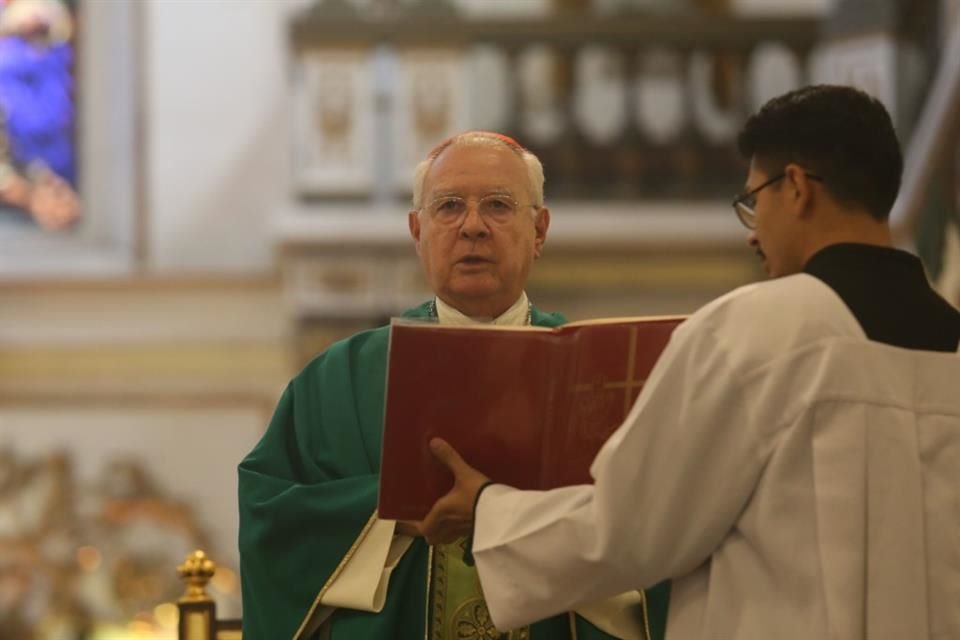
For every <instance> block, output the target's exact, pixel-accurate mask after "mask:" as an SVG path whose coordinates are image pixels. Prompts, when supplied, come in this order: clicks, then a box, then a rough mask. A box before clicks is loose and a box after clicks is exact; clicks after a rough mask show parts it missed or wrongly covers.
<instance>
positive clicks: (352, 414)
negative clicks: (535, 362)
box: [239, 303, 668, 640]
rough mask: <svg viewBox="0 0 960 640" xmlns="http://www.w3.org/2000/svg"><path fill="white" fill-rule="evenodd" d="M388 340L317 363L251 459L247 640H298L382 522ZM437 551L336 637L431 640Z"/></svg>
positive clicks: (243, 495) (349, 342)
mask: <svg viewBox="0 0 960 640" xmlns="http://www.w3.org/2000/svg"><path fill="white" fill-rule="evenodd" d="M430 308H431V303H426V304H423V305H421V306H419V307H416V308H414V309H411V310H409V311H407V312H406V313H404V316H405V317H413V318H425V317H429V316H430ZM531 322H532V323H533V324H536V325H540V326H557V325H560V324H562V323H563V322H564V319H563V318H562V317H561V316H559V315H556V314H545V313H542V312H540V311H538V310H536V309H535V308H534V309H531ZM388 335H389V328H388V327H381V328H379V329H373V330H371V331H366V332H363V333H359V334H357V335H355V336H353V337H351V338H348V339H346V340H342V341H340V342H337V343H336V344H334V345H332V346H331V347H330V348H329V349H328V350H327V351H325V352H324V353H323V354H321V355H320V356H318V357H317V358H316V359H314V360H313V361H312V362H311V363H310V364H309V365H307V367H306V368H305V369H304V370H303V371H302V372H301V373H300V374H299V375H297V376H296V377H295V378H294V379H293V380H292V381H291V382H290V384H289V385H288V387H287V389H286V390H285V391H284V393H283V396H282V397H281V398H280V402H279V404H278V406H277V408H276V411H275V413H274V415H273V419H272V420H271V422H270V426H269V428H268V429H267V432H266V433H265V434H264V436H263V438H262V439H261V440H260V442H259V443H258V444H257V446H256V447H254V449H253V451H252V452H251V453H250V454H249V455H248V456H247V457H246V458H245V459H244V460H243V462H241V463H240V467H239V474H240V490H239V499H240V539H239V542H240V573H241V582H242V588H243V637H244V640H289V639H291V638H293V636H294V634H295V633H296V632H297V630H298V629H300V627H301V624H302V623H303V622H304V620H305V618H306V617H307V614H308V613H309V612H310V610H311V608H312V607H313V606H314V603H315V602H316V601H317V599H318V597H319V595H320V592H321V590H323V589H324V587H325V586H326V585H327V584H328V583H329V582H330V578H331V576H333V574H334V572H335V571H337V569H338V566H339V565H340V564H341V562H342V560H343V559H344V558H345V557H346V556H347V555H349V554H351V553H352V549H353V547H354V545H355V543H356V542H357V540H358V538H359V536H360V535H361V533H362V532H363V531H364V529H365V527H366V526H367V524H368V523H369V522H370V521H371V517H372V516H373V514H374V512H375V510H376V506H377V487H378V475H377V474H378V471H379V466H380V443H381V431H382V429H383V407H384V393H385V384H384V383H385V375H386V359H387V338H388ZM431 555H432V554H431V553H430V547H429V546H428V545H427V544H426V543H425V542H424V541H423V539H422V538H417V539H415V540H414V541H413V543H412V544H411V546H410V548H409V549H408V550H407V552H406V554H405V555H404V556H403V558H402V559H401V560H400V562H399V564H398V565H397V568H396V569H395V570H394V572H393V574H392V575H391V577H390V583H389V588H388V590H387V599H386V604H385V605H384V608H383V611H381V612H380V613H370V612H365V611H356V610H349V609H338V610H337V611H336V612H334V614H333V617H332V619H331V620H332V629H331V640H361V639H362V640H424V638H425V637H426V632H427V626H426V624H427V619H428V618H427V616H428V597H429V596H428V591H429V589H428V587H429V585H428V584H427V580H428V572H429V569H430V565H431ZM666 586H668V585H666ZM666 598H667V589H665V588H662V587H658V588H655V589H654V590H650V591H648V592H647V601H648V611H649V617H650V630H651V635H652V636H653V638H654V639H655V640H658V639H659V638H662V637H663V628H664V626H665V618H666ZM572 626H573V627H575V631H571V627H572ZM465 637H476V638H478V640H479V639H480V638H484V639H485V640H486V639H487V638H488V636H485V635H477V636H469V635H467V636H465ZM610 637H611V636H609V635H607V634H605V633H603V632H601V631H599V630H598V629H596V628H595V627H593V626H592V625H591V624H590V623H589V622H587V621H586V620H584V619H583V618H581V617H579V616H570V615H561V616H555V617H553V618H550V619H547V620H544V621H542V622H539V623H537V624H534V625H531V627H530V630H529V638H530V640H567V639H571V640H572V639H573V638H578V639H581V640H600V639H608V638H610ZM451 640H453V639H451ZM489 640H493V639H489Z"/></svg>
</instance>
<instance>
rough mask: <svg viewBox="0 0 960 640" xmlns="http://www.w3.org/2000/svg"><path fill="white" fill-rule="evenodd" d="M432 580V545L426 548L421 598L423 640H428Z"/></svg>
mask: <svg viewBox="0 0 960 640" xmlns="http://www.w3.org/2000/svg"><path fill="white" fill-rule="evenodd" d="M432 580H433V545H429V546H428V547H427V586H426V593H425V595H424V597H423V640H430V585H431V584H432V582H431V581H432Z"/></svg>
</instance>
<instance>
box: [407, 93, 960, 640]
mask: <svg viewBox="0 0 960 640" xmlns="http://www.w3.org/2000/svg"><path fill="white" fill-rule="evenodd" d="M740 148H741V151H742V152H743V154H744V156H745V157H746V158H748V159H749V160H750V172H749V176H748V178H747V184H746V188H745V190H744V193H743V195H741V196H740V197H738V198H737V199H736V200H735V202H734V208H735V209H736V212H737V215H738V217H739V218H740V220H741V221H742V222H743V223H744V224H745V225H746V226H747V227H748V228H749V229H750V230H751V231H750V234H749V238H748V240H749V243H750V245H751V246H752V247H754V249H755V250H756V251H757V254H758V255H759V256H760V258H761V259H762V260H763V262H764V265H765V267H766V270H767V271H768V273H769V274H770V275H771V276H772V277H773V278H774V279H773V280H771V281H770V282H766V283H762V284H756V285H751V286H747V287H743V288H741V289H738V290H736V291H734V292H732V293H730V294H728V295H726V296H724V297H722V298H720V299H718V300H716V301H714V302H712V303H711V304H709V305H707V306H706V307H704V308H703V309H701V310H700V311H698V312H697V313H696V314H694V315H693V316H691V318H690V319H689V320H688V321H687V322H686V323H684V324H683V325H681V326H680V327H679V328H678V329H677V330H676V332H675V333H674V336H673V339H672V340H671V343H670V345H669V346H668V347H667V349H666V351H665V352H664V354H663V355H662V356H661V358H660V360H659V362H658V363H657V366H656V367H655V369H654V371H653V373H652V374H651V377H650V379H649V380H648V381H647V384H646V386H645V388H644V389H643V391H642V393H641V395H640V397H639V398H638V399H637V403H636V404H635V406H634V408H633V410H632V412H631V414H630V415H629V416H628V417H627V419H626V421H625V422H624V424H623V425H622V426H621V428H620V429H619V430H618V431H617V432H616V433H615V434H614V435H613V436H612V437H611V438H610V440H609V441H608V442H607V443H606V445H605V446H604V447H603V449H602V450H601V451H600V453H599V454H598V456H597V458H596V460H595V461H594V464H593V467H592V473H593V476H594V479H595V484H594V485H590V486H578V487H568V488H564V489H559V490H555V491H548V492H529V491H518V490H515V489H512V488H510V487H506V486H502V485H497V484H493V485H489V484H487V482H488V479H487V478H486V477H485V476H483V475H482V474H481V473H479V472H477V471H476V470H474V469H472V468H471V467H470V466H469V465H468V464H467V463H466V462H464V461H463V460H462V459H460V457H459V456H458V455H457V453H456V452H455V451H453V450H452V449H451V448H450V447H449V445H447V444H446V443H445V442H443V441H434V442H433V443H431V446H432V447H433V450H434V453H435V454H436V455H437V457H438V458H440V459H441V460H442V461H444V462H445V463H446V464H447V465H448V466H449V467H450V469H451V470H452V471H453V472H454V474H455V477H456V484H455V486H454V488H453V490H452V491H451V492H450V493H449V494H448V495H447V496H445V497H444V498H441V499H440V500H439V501H438V502H437V503H436V504H435V505H434V508H433V510H432V511H431V513H430V514H429V515H428V516H427V518H426V519H425V520H424V522H423V523H420V524H419V525H418V526H419V528H420V530H421V531H423V532H424V533H425V535H426V536H427V539H428V540H430V541H443V540H445V539H447V538H448V537H450V536H452V535H462V534H463V533H465V532H467V533H469V531H470V530H471V528H472V529H473V532H474V546H473V553H474V557H475V558H476V562H477V568H478V572H479V575H480V580H481V584H482V585H483V588H484V592H485V593H486V594H487V602H488V605H489V607H490V612H491V615H492V617H493V621H494V623H496V624H497V625H498V628H511V627H513V626H516V625H519V624H523V623H524V622H525V621H526V620H529V619H533V618H538V617H542V616H544V615H549V614H551V613H553V612H555V611H560V610H564V609H567V608H570V607H575V606H576V605H577V604H578V603H580V602H584V601H589V600H591V599H596V598H598V597H602V596H604V595H606V594H609V593H615V592H619V591H623V590H624V589H629V588H638V589H639V588H643V587H644V586H648V585H652V584H654V583H656V582H658V581H660V580H663V579H666V578H670V579H672V584H673V590H672V592H671V596H670V611H669V618H668V624H667V634H666V637H667V638H668V640H672V639H681V638H682V639H698V638H718V639H719V638H722V639H724V640H736V639H738V638H744V639H747V638H749V639H753V638H786V639H790V638H797V639H800V638H871V639H874V638H891V639H893V638H908V637H909V638H927V637H954V636H960V611H958V609H957V607H956V590H957V585H958V584H960V565H958V564H957V563H956V562H953V561H952V559H953V558H954V557H955V556H956V539H955V538H956V531H958V530H960V511H958V510H957V509H956V508H955V505H957V504H960V393H958V391H960V386H958V385H960V356H958V355H957V350H958V343H960V312H958V311H957V310H956V309H954V308H952V307H951V306H950V305H949V304H947V303H946V302H945V301H943V300H942V299H941V298H940V297H939V296H937V295H936V294H935V293H934V292H933V291H932V289H931V288H930V286H929V284H928V283H927V280H926V277H925V275H924V272H923V268H922V266H921V264H920V262H919V261H918V260H917V259H916V258H915V257H913V256H911V255H909V254H907V253H905V252H902V251H899V250H897V249H895V248H893V247H892V246H891V237H890V231H889V228H888V225H887V214H888V212H889V209H890V207H891V205H892V204H893V201H894V199H895V197H896V194H897V191H898V188H899V182H900V173H901V168H902V160H901V155H900V149H899V145H898V143H897V139H896V136H895V134H894V131H893V127H892V125H891V122H890V118H889V116H888V115H887V113H886V111H885V110H884V108H883V107H882V105H881V104H880V103H879V102H877V101H876V100H874V99H872V98H870V97H868V96H867V95H865V94H863V93H861V92H859V91H857V90H855V89H852V88H847V87H831V86H818V87H808V88H805V89H801V90H798V91H794V92H791V93H788V94H786V95H784V96H781V97H779V98H776V99H774V100H772V101H770V102H769V103H768V104H767V105H766V106H764V108H763V109H762V110H761V111H760V112H759V113H758V114H756V115H755V116H753V117H752V118H751V119H750V120H749V122H748V123H747V124H746V127H745V129H744V131H743V132H742V134H741V136H740ZM494 480H495V479H494ZM474 516H475V526H474V525H473V522H472V521H473V520H474ZM570 541H576V543H575V544H571V543H570ZM535 578H536V579H537V580H539V583H538V584H539V585H540V587H539V588H538V589H536V590H531V589H529V588H527V585H528V584H529V583H530V581H531V580H533V579H535Z"/></svg>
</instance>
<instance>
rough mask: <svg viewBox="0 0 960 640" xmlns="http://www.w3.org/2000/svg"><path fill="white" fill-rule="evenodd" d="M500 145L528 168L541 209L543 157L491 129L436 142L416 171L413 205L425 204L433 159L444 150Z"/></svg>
mask: <svg viewBox="0 0 960 640" xmlns="http://www.w3.org/2000/svg"><path fill="white" fill-rule="evenodd" d="M464 145H471V146H501V147H504V148H506V149H509V150H510V151H512V152H513V153H515V154H517V156H519V158H520V159H521V160H523V164H524V165H526V167H527V177H528V179H529V182H530V192H531V194H532V195H533V203H532V204H533V206H534V207H535V209H540V208H541V207H542V206H543V181H544V178H543V165H542V164H541V163H540V159H539V158H538V157H537V156H535V155H533V154H532V153H530V152H529V151H527V150H526V149H524V148H523V147H521V146H520V145H518V144H517V143H515V142H513V141H512V140H511V139H510V138H508V137H506V136H502V135H500V134H498V133H493V132H489V131H468V132H466V133H461V134H459V135H456V136H453V137H451V138H448V139H447V140H445V141H444V142H442V143H440V144H439V145H437V147H436V148H434V150H433V151H431V152H430V155H429V156H427V158H426V159H424V160H421V161H420V162H419V163H418V164H417V166H416V168H414V170H413V208H414V209H415V210H417V211H419V210H420V209H421V208H422V207H423V184H424V182H425V181H426V179H427V172H429V171H430V167H432V166H433V163H434V161H435V160H436V159H437V158H438V157H440V154H442V153H443V152H444V151H446V150H447V149H449V148H450V147H454V146H464Z"/></svg>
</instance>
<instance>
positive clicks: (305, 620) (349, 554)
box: [293, 511, 377, 640]
mask: <svg viewBox="0 0 960 640" xmlns="http://www.w3.org/2000/svg"><path fill="white" fill-rule="evenodd" d="M376 521H377V512H376V511H374V512H373V515H371V516H370V519H369V520H367V524H365V525H363V529H361V530H360V535H358V536H357V539H356V540H354V541H353V544H352V545H351V546H350V548H349V549H347V553H346V555H344V556H343V559H341V560H340V564H338V565H337V568H336V569H334V570H333V573H332V574H330V577H329V578H328V579H327V581H326V583H324V585H323V586H322V587H320V591H319V592H318V593H317V597H316V598H315V599H314V601H313V605H312V606H311V607H310V609H309V611H307V615H306V616H304V618H303V622H301V623H300V628H298V629H297V632H296V633H294V634H293V640H300V634H301V633H303V630H304V629H305V628H306V626H307V623H308V622H310V618H312V617H313V614H314V612H315V611H316V610H317V607H318V606H320V601H321V600H322V599H323V596H325V595H326V594H327V591H329V590H330V586H331V585H332V584H333V582H334V581H335V580H336V579H337V578H339V577H340V574H341V573H343V568H344V567H346V566H347V563H348V562H349V561H350V559H351V558H352V557H353V556H354V555H356V553H357V548H358V547H359V546H360V543H362V542H363V540H364V538H366V537H367V534H368V533H370V529H372V528H373V524H374V523H375V522H376Z"/></svg>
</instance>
